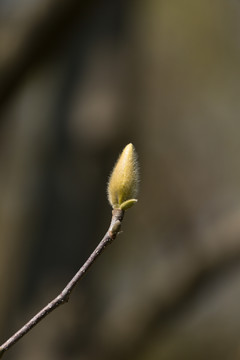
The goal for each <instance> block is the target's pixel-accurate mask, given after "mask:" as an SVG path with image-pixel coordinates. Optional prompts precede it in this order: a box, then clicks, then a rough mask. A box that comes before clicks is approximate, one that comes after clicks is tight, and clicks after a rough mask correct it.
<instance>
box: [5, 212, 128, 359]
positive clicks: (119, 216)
mask: <svg viewBox="0 0 240 360" xmlns="http://www.w3.org/2000/svg"><path fill="white" fill-rule="evenodd" d="M123 215H124V211H123V210H120V209H115V210H113V213H112V221H111V224H110V227H109V229H108V231H107V233H106V234H105V236H104V237H103V239H102V240H101V241H100V243H99V244H98V246H97V247H96V249H95V250H94V251H93V253H92V254H91V255H90V256H89V258H88V259H87V261H86V262H85V263H84V264H83V266H82V267H81V268H80V269H79V271H78V272H77V273H76V275H75V276H74V277H73V278H72V280H71V281H70V282H69V283H68V284H67V286H66V287H65V288H64V289H63V291H62V292H61V293H60V294H59V295H58V296H57V297H56V298H55V299H53V300H52V301H51V302H50V303H49V304H48V305H46V306H45V307H44V308H43V309H42V310H40V311H39V312H38V313H37V314H36V315H35V316H33V318H32V319H31V320H30V321H28V322H27V323H26V324H25V325H24V326H23V327H22V328H21V329H20V330H18V331H17V332H16V333H15V334H14V335H12V336H11V337H10V338H9V339H8V340H7V341H6V342H5V343H3V344H2V346H0V358H1V357H2V356H3V354H4V353H5V352H6V351H7V350H8V349H10V347H12V346H13V345H14V344H16V342H17V341H18V340H20V339H21V338H22V337H23V336H24V335H26V334H27V333H28V332H29V331H30V330H31V329H32V328H33V327H34V326H35V325H37V324H38V323H39V322H40V321H41V320H42V319H44V318H45V317H46V316H47V315H49V314H50V313H51V312H52V311H53V310H55V309H56V308H57V307H58V306H60V305H62V304H65V303H67V302H68V300H69V297H70V295H71V292H72V290H73V289H74V287H75V286H76V284H77V283H78V281H79V280H80V279H81V278H82V277H83V275H84V274H85V273H86V272H87V270H88V269H89V268H90V266H91V265H92V264H93V263H94V262H95V260H96V259H97V257H98V256H99V255H100V254H102V252H103V250H104V249H105V248H106V246H107V245H109V244H111V242H112V241H113V240H114V239H115V238H116V236H117V235H118V233H119V231H120V228H121V223H122V220H123Z"/></svg>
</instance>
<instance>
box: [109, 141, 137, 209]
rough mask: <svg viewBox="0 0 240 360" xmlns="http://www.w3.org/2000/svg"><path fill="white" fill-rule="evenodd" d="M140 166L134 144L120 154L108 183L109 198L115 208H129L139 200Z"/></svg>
mask: <svg viewBox="0 0 240 360" xmlns="http://www.w3.org/2000/svg"><path fill="white" fill-rule="evenodd" d="M138 183H139V166H138V160H137V153H136V150H135V148H134V146H133V144H131V143H130V144H128V145H127V146H126V147H125V148H124V149H123V151H122V153H121V154H120V156H119V158H118V160H117V162H116V164H115V166H114V168H113V171H112V174H111V176H110V178H109V183H108V190H107V192H108V200H109V203H110V205H111V206H112V207H113V208H119V209H122V210H127V209H128V208H130V207H131V206H132V205H134V204H135V203H136V202H137V199H136V196H137V193H138Z"/></svg>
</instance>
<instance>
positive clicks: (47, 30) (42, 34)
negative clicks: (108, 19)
mask: <svg viewBox="0 0 240 360" xmlns="http://www.w3.org/2000/svg"><path fill="white" fill-rule="evenodd" d="M94 5H95V6H99V3H97V2H96V1H94V0H89V1H79V0H69V1H65V2H59V1H57V0H49V3H48V4H46V5H45V8H44V11H43V10H42V9H41V10H40V11H39V12H38V11H36V12H35V15H34V16H33V18H31V19H29V24H27V26H26V29H25V31H19V33H16V35H15V45H14V50H12V49H11V48H9V54H8V53H5V55H4V59H3V60H2V61H0V109H1V108H2V107H3V105H4V104H5V103H6V102H7V101H8V100H9V98H10V97H11V95H12V94H13V93H14V91H15V90H16V89H17V87H18V86H19V84H20V83H21V81H22V80H23V79H24V77H25V76H26V74H27V73H28V72H29V70H30V69H31V68H32V67H34V66H35V65H36V64H37V63H38V62H40V61H42V60H43V59H44V58H45V57H46V55H49V54H51V53H52V52H53V51H54V50H56V47H57V46H58V45H60V44H61V43H62V42H63V41H64V40H65V38H66V35H67V33H68V32H69V30H70V29H71V28H72V27H73V26H74V24H75V23H76V22H81V21H82V22H84V20H85V19H87V18H88V17H89V16H90V14H91V10H92V9H93V8H94ZM6 52H7V50H6Z"/></svg>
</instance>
